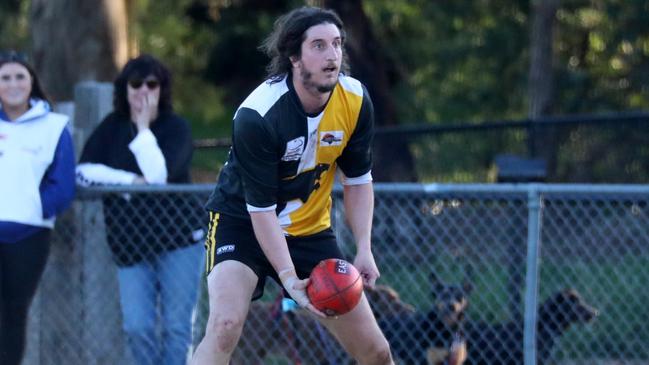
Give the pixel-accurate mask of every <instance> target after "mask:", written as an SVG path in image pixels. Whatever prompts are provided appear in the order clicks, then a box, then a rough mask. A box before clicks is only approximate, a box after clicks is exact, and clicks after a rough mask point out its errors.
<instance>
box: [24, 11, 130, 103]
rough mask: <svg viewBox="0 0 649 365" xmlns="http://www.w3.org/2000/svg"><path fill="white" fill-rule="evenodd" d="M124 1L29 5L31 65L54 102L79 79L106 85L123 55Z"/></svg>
mask: <svg viewBox="0 0 649 365" xmlns="http://www.w3.org/2000/svg"><path fill="white" fill-rule="evenodd" d="M128 5H129V4H128V2H127V0H100V1H97V0H58V1H51V0H32V2H31V11H30V24H31V32H32V34H31V35H32V55H33V63H34V66H35V68H36V70H37V72H38V73H39V75H40V77H41V80H42V82H43V83H44V84H45V87H46V89H47V90H48V93H49V94H50V96H51V97H52V99H54V100H56V101H62V100H70V99H72V96H73V95H72V93H73V90H74V85H75V84H76V83H77V82H79V81H83V80H97V81H112V80H113V78H114V77H115V76H116V74H117V71H118V69H119V68H120V67H121V66H122V65H123V64H124V63H125V62H126V61H127V59H128V56H129V42H128V29H127V28H128V19H129V16H128V8H129V6H128Z"/></svg>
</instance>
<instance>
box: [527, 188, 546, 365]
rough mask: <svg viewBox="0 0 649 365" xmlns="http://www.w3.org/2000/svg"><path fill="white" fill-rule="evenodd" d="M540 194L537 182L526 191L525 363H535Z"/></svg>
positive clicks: (531, 364) (528, 364)
mask: <svg viewBox="0 0 649 365" xmlns="http://www.w3.org/2000/svg"><path fill="white" fill-rule="evenodd" d="M541 200H542V195H541V193H540V192H539V189H538V185H537V184H530V185H529V190H528V192H527V206H528V224H527V272H526V277H525V314H524V326H523V331H524V332H523V350H524V352H525V357H524V361H525V362H524V363H525V365H536V314H537V313H536V311H537V305H538V288H539V286H538V279H539V255H540V251H541V250H540V248H541V209H542V203H541Z"/></svg>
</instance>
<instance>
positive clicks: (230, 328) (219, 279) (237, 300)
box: [190, 260, 257, 365]
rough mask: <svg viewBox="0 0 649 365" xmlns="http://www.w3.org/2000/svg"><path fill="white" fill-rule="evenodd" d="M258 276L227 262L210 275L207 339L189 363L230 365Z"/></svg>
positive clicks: (240, 265)
mask: <svg viewBox="0 0 649 365" xmlns="http://www.w3.org/2000/svg"><path fill="white" fill-rule="evenodd" d="M256 285H257V275H255V273H254V272H253V271H252V269H250V268H249V267H248V266H246V265H244V264H242V263H241V262H238V261H233V260H228V261H223V262H221V263H219V264H217V265H216V266H215V267H214V269H212V272H210V274H209V275H208V276H207V290H208V293H209V298H210V315H209V318H208V320H207V327H206V328H205V337H203V340H202V341H201V343H200V344H199V345H198V347H197V348H196V352H195V353H194V356H193V358H192V361H191V362H190V364H192V365H207V364H209V365H227V364H228V362H229V361H230V357H231V356H232V351H234V348H235V347H236V345H237V342H238V341H239V337H240V336H241V331H242V329H243V324H244V322H245V319H246V316H247V315H248V309H249V308H250V298H252V294H253V292H254V290H255V287H256Z"/></svg>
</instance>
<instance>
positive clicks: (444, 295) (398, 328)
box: [379, 275, 472, 365]
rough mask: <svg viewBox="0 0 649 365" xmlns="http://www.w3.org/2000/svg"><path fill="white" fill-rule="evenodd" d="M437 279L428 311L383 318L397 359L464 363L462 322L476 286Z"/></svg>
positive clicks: (423, 364)
mask: <svg viewBox="0 0 649 365" xmlns="http://www.w3.org/2000/svg"><path fill="white" fill-rule="evenodd" d="M431 279H432V280H433V281H434V282H435V283H434V289H433V298H434V299H433V303H434V305H433V307H432V308H431V309H430V310H428V311H427V312H420V313H413V314H408V315H407V316H395V317H391V318H385V319H384V320H382V321H380V322H379V325H380V326H381V329H382V330H383V333H384V334H385V336H386V338H387V339H388V342H390V346H391V347H392V351H393V354H394V356H395V360H396V362H397V363H398V364H404V365H411V364H412V365H420V364H421V365H427V364H442V363H450V364H453V365H459V364H462V362H463V361H464V358H465V354H466V345H465V343H464V341H463V340H462V337H461V334H462V323H463V321H464V313H465V311H466V308H467V305H468V295H469V294H470V292H471V290H472V287H471V285H470V284H468V283H465V284H464V285H462V286H456V285H446V284H444V283H441V282H440V281H438V280H437V279H436V277H435V276H434V275H431Z"/></svg>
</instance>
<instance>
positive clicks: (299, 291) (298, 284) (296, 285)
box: [279, 269, 327, 318]
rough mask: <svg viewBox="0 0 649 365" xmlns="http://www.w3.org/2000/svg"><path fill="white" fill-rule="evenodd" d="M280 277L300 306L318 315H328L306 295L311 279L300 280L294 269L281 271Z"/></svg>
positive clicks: (285, 287) (323, 316)
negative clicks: (318, 308) (316, 306)
mask: <svg viewBox="0 0 649 365" xmlns="http://www.w3.org/2000/svg"><path fill="white" fill-rule="evenodd" d="M279 279H280V280H281V281H282V285H283V286H284V289H286V291H287V292H288V294H289V295H290V296H291V298H293V300H294V301H295V302H296V303H297V304H298V305H299V306H300V307H302V308H305V309H307V310H308V311H309V312H311V313H313V314H315V315H316V316H318V317H322V318H326V317H327V316H325V314H324V313H322V312H321V311H319V310H317V309H316V308H315V307H314V306H313V304H311V301H309V297H308V296H307V295H306V287H307V285H309V279H303V280H300V279H299V278H298V277H297V274H296V273H295V270H294V269H293V270H287V271H282V272H280V273H279Z"/></svg>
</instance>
